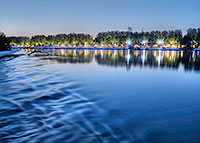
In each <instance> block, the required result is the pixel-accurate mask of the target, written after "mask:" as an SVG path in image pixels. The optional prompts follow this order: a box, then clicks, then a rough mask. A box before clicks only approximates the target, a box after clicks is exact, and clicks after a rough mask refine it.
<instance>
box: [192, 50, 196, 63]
mask: <svg viewBox="0 0 200 143" xmlns="http://www.w3.org/2000/svg"><path fill="white" fill-rule="evenodd" d="M192 56H193V62H195V58H196V53H195V51H193V55H192Z"/></svg>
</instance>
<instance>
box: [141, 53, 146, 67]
mask: <svg viewBox="0 0 200 143" xmlns="http://www.w3.org/2000/svg"><path fill="white" fill-rule="evenodd" d="M145 58H146V56H145V50H143V51H142V65H143V66H144V62H145Z"/></svg>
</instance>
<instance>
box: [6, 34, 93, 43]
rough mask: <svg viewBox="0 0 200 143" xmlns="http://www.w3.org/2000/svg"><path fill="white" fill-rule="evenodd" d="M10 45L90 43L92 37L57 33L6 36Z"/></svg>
mask: <svg viewBox="0 0 200 143" xmlns="http://www.w3.org/2000/svg"><path fill="white" fill-rule="evenodd" d="M8 40H9V42H10V45H11V46H17V45H21V46H24V45H33V46H54V45H58V46H61V45H66V44H75V45H77V44H90V43H93V38H92V36H91V35H89V34H76V33H70V34H68V35H67V34H57V35H48V36H45V35H36V36H32V37H31V38H29V37H21V36H20V37H8Z"/></svg>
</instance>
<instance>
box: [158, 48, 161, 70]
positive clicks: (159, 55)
mask: <svg viewBox="0 0 200 143" xmlns="http://www.w3.org/2000/svg"><path fill="white" fill-rule="evenodd" d="M161 59H162V56H161V50H159V54H158V66H159V67H160V61H161Z"/></svg>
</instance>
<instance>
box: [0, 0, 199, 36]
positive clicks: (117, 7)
mask: <svg viewBox="0 0 200 143" xmlns="http://www.w3.org/2000/svg"><path fill="white" fill-rule="evenodd" d="M0 2H1V4H0V30H1V31H3V32H4V33H5V34H6V35H8V36H11V35H14V36H18V35H23V36H31V35H35V34H45V35H47V34H57V33H70V32H80V33H81V32H84V33H89V34H92V35H93V36H94V35H96V34H97V33H98V32H101V31H108V30H126V29H127V27H128V26H131V27H132V28H133V31H141V30H142V29H143V30H144V31H149V30H170V29H181V30H183V32H185V31H186V29H187V28H189V27H195V28H197V27H200V18H199V14H200V0H0Z"/></svg>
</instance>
